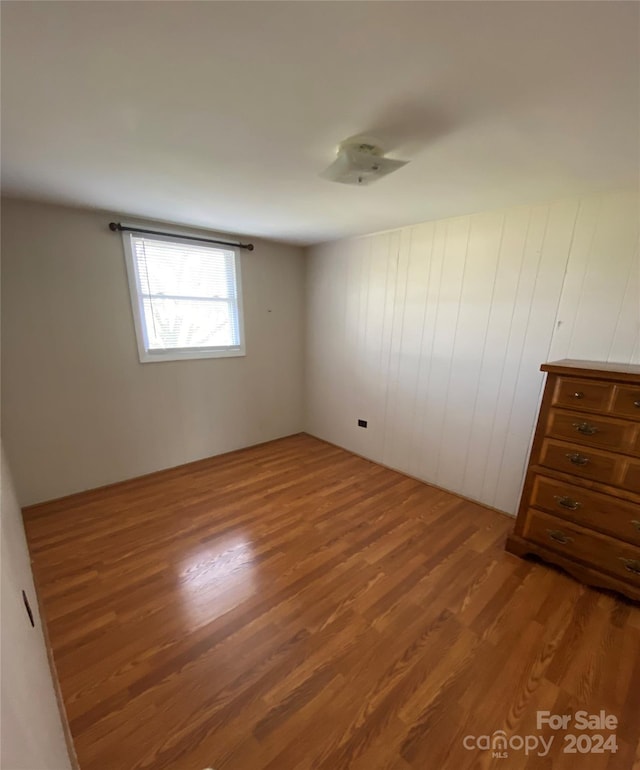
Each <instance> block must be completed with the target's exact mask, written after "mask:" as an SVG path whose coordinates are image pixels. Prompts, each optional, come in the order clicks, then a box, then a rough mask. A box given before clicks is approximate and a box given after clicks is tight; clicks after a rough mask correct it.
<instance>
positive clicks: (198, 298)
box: [123, 233, 244, 362]
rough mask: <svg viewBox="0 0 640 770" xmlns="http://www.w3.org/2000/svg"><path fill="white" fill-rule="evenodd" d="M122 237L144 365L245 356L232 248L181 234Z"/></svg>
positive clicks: (237, 264)
mask: <svg viewBox="0 0 640 770" xmlns="http://www.w3.org/2000/svg"><path fill="white" fill-rule="evenodd" d="M123 238H124V245H125V255H126V259H127V271H128V274H129V286H130V289H131V303H132V306H133V316H134V321H135V328H136V336H137V339H138V351H139V353H140V361H142V362H147V361H173V360H176V359H181V358H216V357H219V356H242V355H244V339H243V328H242V298H241V292H240V260H239V257H238V254H237V252H236V251H235V250H234V249H231V248H228V247H219V246H213V245H209V244H204V243H194V242H193V241H189V240H187V239H184V238H180V237H178V236H175V237H174V236H159V235H154V236H143V235H138V234H136V233H124V234H123Z"/></svg>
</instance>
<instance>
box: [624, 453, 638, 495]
mask: <svg viewBox="0 0 640 770" xmlns="http://www.w3.org/2000/svg"><path fill="white" fill-rule="evenodd" d="M622 485H623V486H624V488H625V489H629V490H631V491H632V492H638V493H640V460H634V459H632V458H629V459H628V460H627V467H626V468H625V471H624V473H623V475H622Z"/></svg>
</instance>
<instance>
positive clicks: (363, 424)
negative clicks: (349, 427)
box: [358, 420, 367, 428]
mask: <svg viewBox="0 0 640 770" xmlns="http://www.w3.org/2000/svg"><path fill="white" fill-rule="evenodd" d="M358 427H359V428H366V427H367V421H366V420H358Z"/></svg>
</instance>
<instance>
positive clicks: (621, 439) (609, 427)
mask: <svg viewBox="0 0 640 770" xmlns="http://www.w3.org/2000/svg"><path fill="white" fill-rule="evenodd" d="M635 429H636V426H635V425H634V424H633V423H629V422H628V421H624V420H616V419H615V418H613V417H600V416H599V415H590V414H589V415H587V414H580V412H568V411H566V410H564V409H550V410H549V417H548V419H547V427H546V433H547V435H549V436H555V437H556V438H564V439H566V440H567V441H575V442H577V443H578V444H584V445H585V446H595V447H602V448H603V449H613V450H614V451H618V452H624V451H625V449H628V450H630V449H631V446H632V443H633V440H634V438H635Z"/></svg>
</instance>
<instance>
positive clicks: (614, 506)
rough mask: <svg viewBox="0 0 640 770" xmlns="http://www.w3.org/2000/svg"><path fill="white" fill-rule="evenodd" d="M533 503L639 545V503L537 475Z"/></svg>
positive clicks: (535, 506)
mask: <svg viewBox="0 0 640 770" xmlns="http://www.w3.org/2000/svg"><path fill="white" fill-rule="evenodd" d="M530 505H532V506H533V507H534V508H542V510H544V511H548V512H549V513H554V514H557V515H558V516H562V517H563V518H565V519H570V520H571V521H574V522H576V524H580V525H581V526H583V527H593V528H594V529H597V530H600V532H604V533H605V534H609V535H613V536H614V537H619V538H621V539H622V540H626V541H627V542H629V543H633V544H635V545H637V546H640V504H636V503H631V502H628V501H626V500H619V499H618V498H616V497H610V496H609V495H603V494H600V493H598V492H592V491H591V490H590V489H584V488H583V487H578V486H576V485H575V484H567V483H565V482H563V481H558V480H557V479H550V478H548V477H547V476H540V475H536V476H535V479H534V482H533V487H532V490H531V499H530Z"/></svg>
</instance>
